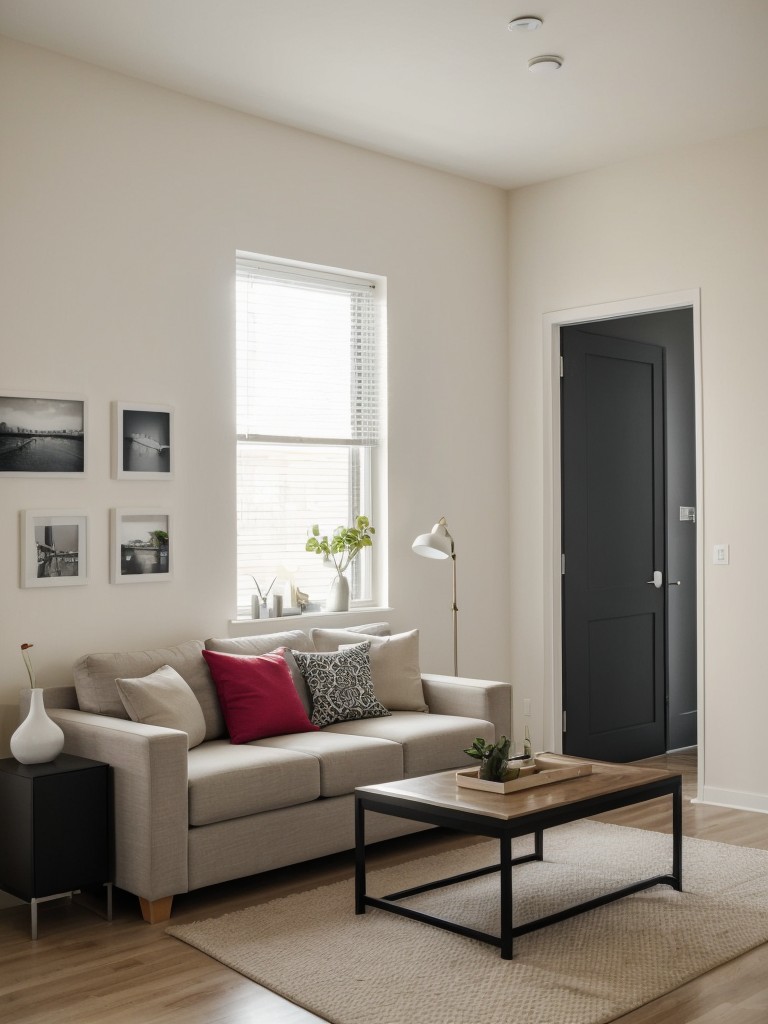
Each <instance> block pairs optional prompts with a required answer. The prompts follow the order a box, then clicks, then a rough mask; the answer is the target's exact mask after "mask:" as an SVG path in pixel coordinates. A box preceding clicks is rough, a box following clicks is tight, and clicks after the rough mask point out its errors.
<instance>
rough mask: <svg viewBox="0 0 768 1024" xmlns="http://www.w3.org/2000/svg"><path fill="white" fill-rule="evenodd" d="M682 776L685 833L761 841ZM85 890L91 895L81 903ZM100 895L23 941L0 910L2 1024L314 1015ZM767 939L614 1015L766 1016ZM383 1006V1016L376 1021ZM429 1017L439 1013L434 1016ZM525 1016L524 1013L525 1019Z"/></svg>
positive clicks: (127, 900) (228, 905) (648, 810)
mask: <svg viewBox="0 0 768 1024" xmlns="http://www.w3.org/2000/svg"><path fill="white" fill-rule="evenodd" d="M643 763H646V764H657V765H660V766H668V767H670V768H672V769H674V770H680V771H682V772H683V775H684V793H685V801H684V815H683V819H684V830H685V834H686V835H689V836H695V837H699V838H703V839H711V840H715V841H719V842H726V843H732V844H735V845H741V846H753V847H757V848H760V849H768V817H766V816H765V815H762V814H756V813H752V812H749V811H734V810H729V809H727V808H721V807H711V806H705V805H700V804H692V803H691V802H690V800H691V798H692V797H693V796H695V791H696V779H695V772H696V760H695V754H691V753H684V754H677V755H668V756H666V757H660V758H653V759H651V760H650V761H647V762H643ZM600 820H605V821H611V822H615V823H616V824H622V825H629V826H632V827H635V828H648V829H653V830H656V831H668V830H669V804H668V802H663V803H662V802H661V801H659V802H655V803H649V804H646V805H643V806H641V807H632V808H628V809H626V810H622V811H616V812H611V813H610V814H605V815H602V816H601V818H600ZM474 841H475V840H473V839H471V838H468V837H456V836H451V835H446V834H444V833H435V832H430V833H421V834H419V835H415V836H411V837H407V838H405V839H401V840H395V841H392V842H390V843H387V844H383V845H380V846H378V847H375V848H374V850H373V852H372V855H371V859H370V864H371V866H372V867H375V866H379V865H385V864H387V865H389V864H395V863H398V862H400V861H405V860H410V859H412V858H414V857H419V856H426V855H428V854H430V853H434V852H437V851H439V850H442V849H446V848H456V847H460V846H464V845H468V844H469V843H471V842H474ZM352 873H353V858H352V854H351V853H349V854H339V855H338V856H335V857H328V858H325V859H323V860H322V861H313V862H312V863H310V864H307V865H298V866H295V867H292V868H286V869H282V870H280V871H273V872H270V873H269V874H267V875H262V876H258V877H255V878H251V879H247V880H241V881H237V882H232V883H227V884H225V885H219V886H213V887H211V888H209V889H205V890H203V891H201V892H196V893H189V894H187V895H184V896H178V897H176V899H175V900H174V909H173V921H174V922H184V921H193V920H199V919H200V918H204V917H213V916H219V915H221V914H224V913H227V912H230V911H233V910H239V909H241V908H243V907H246V906H251V905H253V904H256V903H261V902H266V901H267V900H270V899H274V898H275V897H277V896H283V895H287V894H289V893H291V892H299V891H302V890H305V889H311V888H314V887H315V886H317V885H322V884H327V883H328V882H332V881H336V880H338V879H342V878H346V877H350V876H351V875H352ZM86 901H87V904H88V905H86ZM91 908H94V909H101V900H100V898H99V897H98V895H97V896H95V897H92V896H91V894H88V896H87V897H86V896H83V897H78V898H76V900H68V899H64V900H59V901H55V902H51V903H48V904H43V905H42V906H41V907H40V911H39V929H40V938H39V939H38V941H37V942H35V943H33V942H30V941H29V909H28V908H27V907H17V908H12V909H10V910H5V911H3V912H2V913H0V1021H3V1022H7V1024H53V1022H56V1024H144V1022H152V1024H203V1022H205V1024H244V1022H246V1021H247V1022H249V1024H253V1022H254V1021H259V1022H268V1024H310V1022H312V1021H315V1022H316V1021H318V1020H319V1018H317V1017H315V1016H313V1015H312V1014H309V1013H307V1012H305V1011H304V1010H301V1009H299V1008H298V1007H296V1006H294V1005H293V1004H291V1003H289V1002H286V1001H285V1000H283V999H280V998H279V997H278V996H275V995H273V994H272V993H271V992H268V991H266V990H265V989H261V988H260V987H259V986H258V985H254V984H253V983H252V982H250V981H248V980H247V979H246V978H243V977H241V976H240V975H239V974H237V973H235V972H234V971H231V970H229V969H228V968H226V967H223V966H222V965H221V964H219V963H217V962H216V961H215V960H212V959H211V958H210V957H207V956H205V955H204V954H203V953H200V952H198V951H197V950H195V949H192V948H191V947H189V946H187V945H185V944H184V943H182V942H179V941H177V940H176V939H172V938H170V937H169V936H167V935H166V934H165V926H164V925H147V924H144V922H143V921H142V920H141V919H140V917H139V911H138V903H137V900H136V899H135V898H134V897H132V896H129V895H128V894H126V893H120V892H117V893H116V894H115V908H114V920H113V921H112V923H111V924H110V923H107V922H106V921H104V920H103V919H102V918H101V917H99V916H97V915H96V914H95V913H93V910H92V909H91ZM766 1021H768V944H766V945H764V946H761V947H759V948H757V949H755V950H753V951H752V952H750V953H747V954H745V955H744V956H741V957H739V958H738V959H737V960H733V961H731V962H730V963H727V964H724V965H723V966H722V967H719V968H717V969H716V970H714V971H711V972H710V973H709V974H706V975H704V976H702V977H701V978H698V979H696V980H694V981H692V982H690V983H689V984H688V985H685V986H683V987H682V988H680V989H677V990H676V991H674V992H672V993H670V994H669V995H667V996H663V997H662V998H660V999H657V1000H656V1001H655V1002H653V1003H649V1004H647V1005H646V1006H644V1007H641V1008H640V1009H638V1010H635V1011H633V1012H632V1013H630V1014H627V1015H626V1016H624V1017H622V1018H621V1024H662V1022H663V1024H723V1022H727V1024H765V1022H766ZM385 1022H386V1014H383V1016H382V1024H385ZM434 1024H445V1022H441V1021H435V1022H434ZM521 1024H522V1022H521Z"/></svg>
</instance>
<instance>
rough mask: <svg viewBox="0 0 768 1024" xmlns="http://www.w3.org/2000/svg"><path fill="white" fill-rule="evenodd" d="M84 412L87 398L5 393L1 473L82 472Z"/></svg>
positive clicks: (0, 416)
mask: <svg viewBox="0 0 768 1024" xmlns="http://www.w3.org/2000/svg"><path fill="white" fill-rule="evenodd" d="M85 414H86V408H85V400H84V399H82V398H73V397H66V396H64V395H41V394H33V393H21V392H9V391H3V392H2V393H0V474H1V475H3V476H45V477H56V476H66V477H81V476H83V474H84V473H85V429H86V425H85Z"/></svg>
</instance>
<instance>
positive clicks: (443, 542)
mask: <svg viewBox="0 0 768 1024" xmlns="http://www.w3.org/2000/svg"><path fill="white" fill-rule="evenodd" d="M411 547H412V548H413V550H414V551H415V552H416V554H417V555H423V556H424V558H450V560H451V563H452V567H453V604H452V605H451V609H452V612H453V674H454V675H455V676H457V675H458V674H459V640H458V625H459V622H458V614H459V607H458V605H457V604H456V549H455V547H454V544H453V537H452V536H451V535H450V533H449V532H448V524H447V523H446V521H445V516H441V517H440V521H439V522H438V523H435V525H434V526H433V527H432V532H431V533H422V534H420V535H419V536H418V537H417V538H416V540H415V541H414V542H413V544H412V545H411Z"/></svg>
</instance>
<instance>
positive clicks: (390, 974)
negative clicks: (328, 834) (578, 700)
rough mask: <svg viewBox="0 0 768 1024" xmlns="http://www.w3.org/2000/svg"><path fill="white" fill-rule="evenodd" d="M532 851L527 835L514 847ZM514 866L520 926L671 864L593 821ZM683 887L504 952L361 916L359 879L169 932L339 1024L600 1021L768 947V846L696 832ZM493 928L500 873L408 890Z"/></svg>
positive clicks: (487, 846)
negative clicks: (356, 894)
mask: <svg viewBox="0 0 768 1024" xmlns="http://www.w3.org/2000/svg"><path fill="white" fill-rule="evenodd" d="M529 849H532V846H531V845H530V840H529V839H524V840H521V841H520V843H519V844H516V847H515V853H516V854H518V855H519V854H520V853H523V852H528V850H529ZM497 850H498V845H497V843H495V842H483V843H479V844H477V845H476V846H473V847H469V848H467V849H463V850H456V851H452V852H449V853H442V854H437V855H435V856H431V857H425V858H422V859H419V860H416V861H414V862H412V863H410V864H405V865H400V866H397V867H391V868H386V869H383V870H379V871H374V872H371V873H370V874H369V876H368V886H367V888H368V892H369V893H370V894H371V895H375V896H383V895H385V894H387V893H390V892H397V891H399V890H401V889H404V888H410V887H411V886H413V885H418V884H421V883H422V882H425V881H433V880H436V879H438V878H443V877H448V876H449V875H452V874H458V873H459V872H462V871H467V870H471V869H473V868H475V867H479V866H481V865H483V864H492V863H494V861H496V860H497V857H496V854H497ZM544 857H545V860H544V861H543V862H538V863H537V862H533V863H529V864H523V865H519V866H518V867H516V868H514V870H513V899H514V905H515V924H520V923H522V922H523V921H526V920H531V919H533V918H536V917H541V916H542V915H544V914H549V913H553V912H554V911H556V910H558V909H561V908H563V907H566V906H568V905H572V904H574V903H578V902H581V901H583V900H586V899H590V898H592V897H594V896H598V895H600V894H602V893H605V892H607V891H610V889H611V888H618V887H620V886H621V885H624V884H628V883H629V882H632V881H637V880H639V879H641V878H646V877H652V876H653V875H655V874H661V873H667V872H669V871H670V870H671V857H672V841H671V838H670V837H669V836H666V835H662V834H660V833H657V832H646V831H643V830H640V829H631V828H624V827H621V826H617V825H604V824H600V823H597V822H591V821H582V822H578V823H576V824H572V825H564V826H562V827H560V828H557V829H552V830H550V831H547V832H545V834H544ZM683 865H684V866H683V887H684V890H685V891H684V892H682V893H678V892H675V891H673V890H672V889H670V888H669V887H668V886H657V887H655V888H653V889H648V890H645V891H644V892H641V893H637V894H636V895H634V896H629V897H626V898H624V899H622V900H619V901H617V902H615V903H612V904H608V905H607V906H604V907H600V908H599V909H597V910H593V911H590V912H588V913H585V914H581V915H579V916H578V917H575V918H571V919H570V920H568V921H563V922H561V923H560V924H556V925H551V926H550V927H547V928H543V929H541V930H539V931H536V932H532V933H530V934H529V935H525V936H522V937H521V938H518V939H515V944H514V954H515V955H514V959H513V960H501V959H500V957H499V951H498V948H496V947H494V946H490V945H487V944H485V943H481V942H478V941H476V940H474V939H467V938H464V937H462V936H459V935H454V934H451V933H450V932H446V931H443V930H442V929H439V928H434V927H431V926H429V925H426V924H422V923H421V922H417V921H412V920H407V919H404V918H400V917H397V916H395V915H394V914H389V913H387V912H386V911H381V910H375V909H374V910H371V909H370V908H369V909H368V910H367V912H366V913H365V914H364V915H360V916H356V915H355V913H354V898H353V882H352V881H351V880H349V881H344V882H337V883H334V884H332V885H327V886H323V887H320V888H318V889H313V890H312V891H310V892H306V893H299V894H296V895H292V896H288V897H285V898H282V899H277V900H274V901H272V902H271V903H266V904H263V905H261V906H257V907H251V908H248V909H246V910H241V911H237V912H236V913H233V914H227V915H226V916H224V917H220V918H215V919H212V920H208V921H202V922H197V923H194V924H188V925H179V926H173V927H170V928H169V929H168V932H169V934H171V935H173V936H175V937H176V938H179V939H182V940H183V941H184V942H187V943H189V944H190V945H192V946H196V947H197V948H198V949H200V950H202V951H203V952H204V953H207V954H208V955H209V956H212V957H214V958H215V959H216V960H219V961H221V963H223V964H226V965H228V966H229V967H232V968H234V969H235V970H236V971H239V972H240V973H241V974H244V975H245V976H246V977H247V978H250V979H251V980H253V981H255V982H259V983H260V984H261V985H264V986H266V987H267V988H269V989H272V990H273V991H274V992H277V993H278V994H279V995H281V996H284V997H285V998H286V999H289V1000H291V1001H292V1002H294V1003H297V1004H299V1005H300V1006H303V1007H304V1008H305V1009H307V1010H310V1011H311V1012H313V1013H316V1014H318V1015H319V1016H320V1017H323V1018H325V1019H326V1020H328V1021H331V1022H332V1024H471V1022H474V1021H487V1022H490V1024H600V1022H604V1021H610V1020H614V1019H615V1018H616V1017H619V1016H621V1014H623V1013H627V1012H628V1011H629V1010H632V1009H633V1008H635V1007H637V1006H640V1005H642V1004H643V1003H647V1002H649V1001H650V1000H652V999H654V998H656V997H658V996H660V995H663V994H664V993H665V992H669V991H670V990H671V989H674V988H677V987H678V986H679V985H682V984H683V983H684V982H686V981H689V980H690V979H691V978H695V977H696V976H698V975H700V974H703V973H704V972H705V971H708V970H711V969H712V968H713V967H715V966H717V965H718V964H721V963H724V962H725V961H727V960H731V959H732V958H733V957H735V956H738V955H739V954H740V953H744V952H746V951H747V950H748V949H751V948H753V947H754V946H757V945H760V944H761V943H763V942H765V941H768V851H763V850H752V849H746V848H742V847H737V846H726V845H724V844H722V843H711V842H706V841H703V840H697V839H685V841H684V854H683ZM409 902H410V903H411V905H413V906H417V907H419V908H420V909H423V910H426V911H427V912H428V913H432V914H435V915H436V916H441V917H447V918H450V919H452V920H456V921H460V922H461V923H462V924H466V925H469V926H470V927H474V928H481V929H483V930H484V931H489V932H491V931H492V932H494V933H495V934H498V923H497V922H498V875H496V874H492V875H486V876H483V877H481V878H477V879H473V880H471V881H468V882H462V883H460V884H458V885H454V886H449V887H447V888H444V889H438V890H434V891H432V892H430V893H423V894H421V895H420V896H418V897H412V898H411V900H410V901H409Z"/></svg>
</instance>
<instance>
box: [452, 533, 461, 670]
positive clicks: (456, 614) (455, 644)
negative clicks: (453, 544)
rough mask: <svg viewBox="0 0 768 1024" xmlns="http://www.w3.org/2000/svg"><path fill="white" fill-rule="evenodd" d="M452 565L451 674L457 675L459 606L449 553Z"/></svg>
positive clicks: (454, 554) (454, 572)
mask: <svg viewBox="0 0 768 1024" xmlns="http://www.w3.org/2000/svg"><path fill="white" fill-rule="evenodd" d="M451 562H452V565H453V604H452V606H451V608H452V611H453V674H454V675H455V676H458V674H459V606H458V605H457V604H456V552H455V551H452V552H451Z"/></svg>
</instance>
